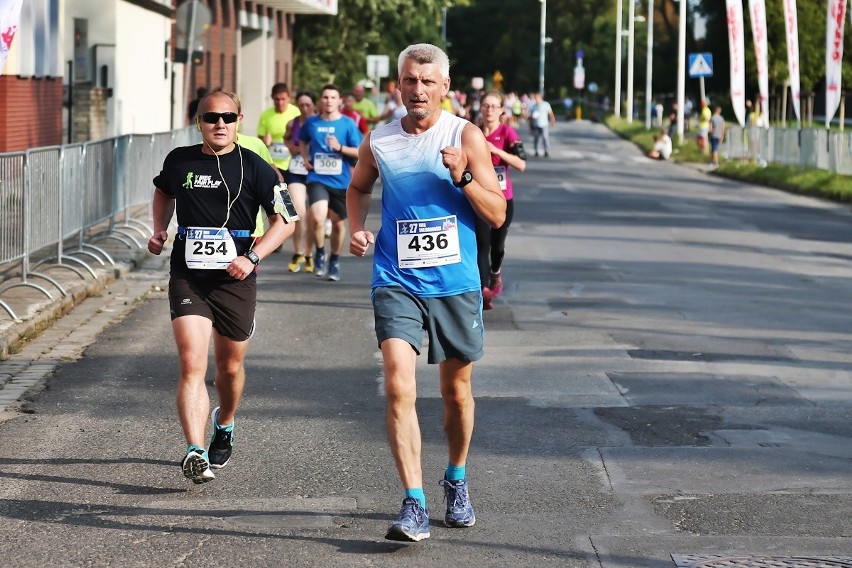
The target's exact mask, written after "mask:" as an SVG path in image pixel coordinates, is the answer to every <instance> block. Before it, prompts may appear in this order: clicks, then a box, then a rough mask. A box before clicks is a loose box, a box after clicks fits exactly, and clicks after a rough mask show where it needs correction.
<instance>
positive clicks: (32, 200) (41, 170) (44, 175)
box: [26, 146, 62, 252]
mask: <svg viewBox="0 0 852 568" xmlns="http://www.w3.org/2000/svg"><path fill="white" fill-rule="evenodd" d="M60 153H61V148H60V147H59V146H52V147H47V148H38V149H35V150H28V151H27V179H28V181H29V184H28V189H27V196H26V198H27V232H28V237H29V239H28V243H27V248H28V250H27V252H34V251H37V250H39V249H41V248H44V247H46V246H49V245H52V244H56V243H57V242H59V239H60V237H61V235H60V230H61V226H60V223H59V219H60V215H61V213H62V212H61V210H60V205H61V203H62V199H61V187H60V184H61V179H62V169H61V168H60V167H59V163H60Z"/></svg>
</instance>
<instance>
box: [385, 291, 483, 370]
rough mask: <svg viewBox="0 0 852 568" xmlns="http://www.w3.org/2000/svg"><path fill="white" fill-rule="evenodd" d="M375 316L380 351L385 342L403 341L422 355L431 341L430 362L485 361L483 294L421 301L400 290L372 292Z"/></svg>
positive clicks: (475, 292)
mask: <svg viewBox="0 0 852 568" xmlns="http://www.w3.org/2000/svg"><path fill="white" fill-rule="evenodd" d="M373 313H374V315H375V318H376V339H377V340H378V344H379V348H381V346H382V342H383V341H384V340H385V339H391V338H397V339H404V340H405V341H407V342H408V343H409V344H410V345H411V347H413V348H414V350H415V351H416V352H417V354H418V355H419V354H420V346H421V345H422V344H423V338H424V336H428V339H429V359H428V361H429V363H430V364H435V363H440V362H441V361H443V360H445V359H449V358H454V359H459V360H461V361H477V360H479V359H481V358H482V355H483V353H484V351H483V340H484V336H485V329H484V326H483V322H482V292H480V291H479V290H475V291H473V292H465V293H464V294H458V295H455V296H444V297H441V298H418V297H416V296H413V295H411V294H409V293H408V292H406V291H405V290H403V289H402V288H399V287H387V288H381V287H380V288H376V289H374V290H373Z"/></svg>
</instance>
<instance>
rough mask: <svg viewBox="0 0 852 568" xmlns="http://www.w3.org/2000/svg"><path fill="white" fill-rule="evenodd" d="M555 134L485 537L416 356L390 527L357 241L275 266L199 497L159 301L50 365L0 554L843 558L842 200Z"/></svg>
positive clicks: (851, 555) (388, 482)
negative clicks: (471, 523)
mask: <svg viewBox="0 0 852 568" xmlns="http://www.w3.org/2000/svg"><path fill="white" fill-rule="evenodd" d="M552 142H553V149H552V151H551V157H550V158H549V159H544V158H539V159H531V160H530V163H529V166H528V170H527V172H526V173H524V174H521V175H516V176H515V178H514V179H515V180H516V186H517V189H516V205H515V206H516V213H515V222H514V224H513V227H512V230H511V232H510V236H509V243H508V253H507V260H506V262H505V266H504V280H505V282H506V289H505V291H504V293H503V295H502V296H501V297H500V298H499V300H498V301H497V302H496V305H495V309H493V310H492V311H490V312H487V313H486V316H485V320H486V331H487V335H486V351H487V352H486V356H485V358H484V359H483V360H482V361H481V363H479V364H478V365H477V366H476V370H475V393H476V395H477V423H476V431H475V434H474V441H473V448H472V452H471V456H470V461H469V464H468V468H469V469H468V471H469V479H470V483H471V493H472V498H473V502H474V505H475V506H476V510H477V524H476V526H475V527H473V528H470V529H464V530H460V529H453V530H450V529H446V528H444V527H443V525H442V522H441V520H442V518H443V503H442V499H441V497H442V494H441V490H440V487H439V486H438V480H439V479H440V477H441V475H442V472H443V468H444V466H445V464H446V450H445V446H444V442H443V433H442V429H441V401H440V397H439V395H438V388H437V373H436V370H435V369H434V368H432V367H429V366H427V365H426V364H425V360H422V361H420V366H419V367H418V373H419V386H418V393H419V400H418V412H419V415H420V420H421V426H422V430H423V437H424V446H423V462H424V474H425V476H426V478H425V482H426V493H427V497H428V499H429V506H430V510H431V518H432V537H431V538H430V539H429V540H426V541H423V542H420V543H417V544H410V545H409V544H401V543H394V542H390V541H385V540H384V539H383V535H384V532H385V529H386V527H387V525H388V523H389V522H390V521H391V520H392V519H393V518H394V517H395V515H396V513H397V512H398V510H399V504H400V501H401V498H402V493H401V489H400V485H399V481H398V479H397V476H396V472H395V469H394V467H393V461H392V458H391V456H390V453H389V451H388V449H387V445H386V442H385V433H384V400H383V396H382V369H381V364H380V359H379V354H378V350H377V348H376V345H375V337H374V335H373V331H372V312H371V306H370V301H369V289H368V288H369V273H370V262H369V260H368V259H356V258H353V257H349V256H346V257H345V258H344V259H343V262H342V275H343V279H342V281H340V282H338V283H331V282H326V281H324V280H320V279H318V278H316V277H314V276H312V275H307V274H288V273H287V272H286V262H287V260H288V259H289V253H286V254H279V255H276V256H275V257H273V258H271V259H269V260H268V261H266V262H264V263H263V265H262V270H261V274H260V298H259V312H258V326H259V330H258V334H257V336H256V338H255V339H253V340H252V346H251V349H250V354H249V357H248V361H247V373H248V385H247V388H246V392H245V397H244V400H243V404H242V406H241V408H240V411H239V414H238V422H237V431H236V444H237V445H236V448H235V453H234V456H233V458H232V460H231V463H230V464H229V465H228V466H227V467H226V468H225V469H222V470H220V471H219V472H217V478H216V480H215V481H213V482H211V483H208V484H205V485H202V486H194V485H192V484H191V483H189V482H188V481H187V480H185V479H184V478H183V476H182V474H181V472H180V469H179V467H178V460H179V459H180V457H181V456H182V452H183V448H184V442H183V440H182V436H181V433H180V428H179V424H178V421H177V418H176V413H175V409H174V386H175V373H176V369H177V364H176V352H175V348H174V346H173V342H172V338H171V333H170V329H169V323H168V308H167V302H166V299H165V295H164V293H163V292H162V291H156V290H155V291H154V292H152V293H149V294H148V295H147V296H146V297H145V299H144V300H143V301H141V302H139V303H137V304H133V303H132V302H131V303H126V302H125V305H127V306H128V307H127V308H126V310H123V311H122V313H121V314H117V315H121V316H123V318H121V319H117V321H115V322H114V323H113V324H111V325H105V324H101V325H100V327H99V328H98V330H97V331H99V332H100V335H97V338H96V340H94V338H95V334H91V336H92V339H93V340H94V341H93V342H92V343H91V345H89V346H88V347H87V348H85V351H83V356H82V357H79V358H77V355H76V354H73V353H72V354H68V353H67V351H66V352H62V351H58V352H59V353H60V355H59V356H56V357H54V359H53V360H54V361H55V362H56V364H55V368H53V369H52V373H49V374H48V376H47V377H46V378H45V379H44V380H42V381H41V382H40V383H39V386H38V387H37V388H36V389H35V390H33V391H30V392H29V393H28V394H27V395H26V397H25V400H26V402H25V404H24V405H23V407H22V410H23V411H22V412H18V413H15V415H14V416H12V417H11V418H10V419H8V420H6V421H3V422H0V520H2V522H0V564H2V566H21V567H29V566H32V567H36V566H38V567H41V566H46V565H51V566H115V565H122V566H160V567H167V566H203V565H217V566H319V567H324V566H329V567H330V566H400V565H410V566H512V567H518V566H571V567H575V566H576V567H605V568H616V567H641V566H653V567H658V566H659V567H672V566H675V565H676V561H677V565H678V566H686V565H688V563H689V562H698V561H702V562H704V563H703V564H701V565H702V566H714V565H718V566H721V565H724V566H752V565H759V564H756V563H754V562H757V557H760V556H766V557H809V558H811V559H815V558H821V559H822V561H823V562H824V564H819V565H824V566H833V565H838V566H843V565H847V564H842V563H838V562H841V561H847V562H852V523H850V522H849V511H850V510H852V443H850V442H852V420H850V418H852V416H851V415H850V414H852V412H851V411H852V380H850V379H852V373H850V370H852V354H850V353H852V349H850V347H852V314H850V310H849V306H850V305H852V279H850V276H852V244H851V243H852V214H850V211H849V210H848V207H846V206H840V205H835V204H830V203H826V202H822V201H818V200H814V199H810V198H803V197H798V196H793V195H789V194H785V193H782V192H778V191H775V190H770V189H765V188H760V187H754V186H749V185H745V184H742V183H739V182H732V181H727V180H723V179H719V178H715V177H713V176H709V175H707V174H705V173H703V172H700V171H698V170H697V169H694V168H689V167H683V166H677V165H674V164H669V163H660V162H654V161H650V160H647V159H645V158H644V157H643V156H642V155H641V154H640V153H639V152H638V151H637V150H636V149H635V148H633V147H632V146H631V145H630V144H628V143H626V142H623V141H621V140H619V139H617V138H615V137H614V136H613V135H612V134H611V133H610V132H609V131H607V130H606V129H605V128H603V127H602V126H599V125H595V124H592V123H588V122H579V123H574V122H572V123H560V124H559V126H558V128H557V129H556V131H555V132H554V134H553V140H552ZM528 150H531V146H530V147H529V148H528ZM530 154H531V152H530ZM372 221H373V223H375V222H376V215H373V217H372ZM374 228H375V227H374ZM135 278H137V279H138V281H140V282H142V284H143V288H144V287H148V286H150V285H151V284H152V283H155V282H159V281H161V280H162V279H163V278H164V274H163V272H162V268H161V267H160V265H157V266H156V267H153V268H152V267H151V266H148V267H143V269H142V270H141V271H137V273H136V275H135ZM90 301H97V299H93V300H89V301H87V302H90ZM83 306H86V303H84V304H83ZM130 307H134V308H135V309H132V311H128V310H130ZM78 309H79V308H78ZM75 311H76V310H75ZM125 312H126V313H125ZM72 315H73V313H72ZM101 329H102V331H101ZM63 347H64V348H66V349H67V345H65V346H63V345H62V342H60V344H59V345H57V346H55V349H56V350H61V349H63ZM81 350H82V348H81ZM61 353H65V355H61ZM46 356H48V357H49V356H50V353H47V354H46ZM63 358H64V359H65V360H64V361H63ZM421 359H423V357H421ZM0 393H2V391H0ZM724 556H742V557H749V559H748V560H743V561H741V563H740V564H737V563H728V564H721V563H719V562H722V561H721V560H718V559H719V558H721V557H724ZM832 558H833V559H834V560H833V562H835V563H836V564H831V563H830V562H832ZM714 562H716V563H715V564H714ZM748 562H752V563H751V564H749V563H748ZM776 562H779V564H775V565H777V566H788V565H789V566H811V565H817V564H809V563H808V562H811V561H810V560H802V559H799V560H793V559H787V560H779V559H777V558H776ZM783 562H787V564H784V563H783ZM814 562H816V560H814ZM760 565H762V564H760Z"/></svg>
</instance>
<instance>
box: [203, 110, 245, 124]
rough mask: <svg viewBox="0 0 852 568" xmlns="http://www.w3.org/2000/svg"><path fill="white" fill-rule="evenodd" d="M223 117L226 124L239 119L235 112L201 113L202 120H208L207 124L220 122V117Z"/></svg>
mask: <svg viewBox="0 0 852 568" xmlns="http://www.w3.org/2000/svg"><path fill="white" fill-rule="evenodd" d="M220 118H221V119H222V122H224V123H225V124H231V123H234V122H236V121H237V118H239V115H238V114H237V113H235V112H203V113H201V120H202V121H204V122H206V123H207V124H218V123H219V119H220Z"/></svg>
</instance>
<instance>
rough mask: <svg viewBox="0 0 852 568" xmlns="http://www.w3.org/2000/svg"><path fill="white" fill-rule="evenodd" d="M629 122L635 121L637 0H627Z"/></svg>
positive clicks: (626, 111) (627, 111)
mask: <svg viewBox="0 0 852 568" xmlns="http://www.w3.org/2000/svg"><path fill="white" fill-rule="evenodd" d="M627 1H628V2H629V3H630V5H629V6H628V8H627V104H626V105H625V106H626V107H627V108H626V109H625V110H624V112H625V113H627V124H630V123H632V122H633V36H634V31H635V29H636V0H627Z"/></svg>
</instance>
